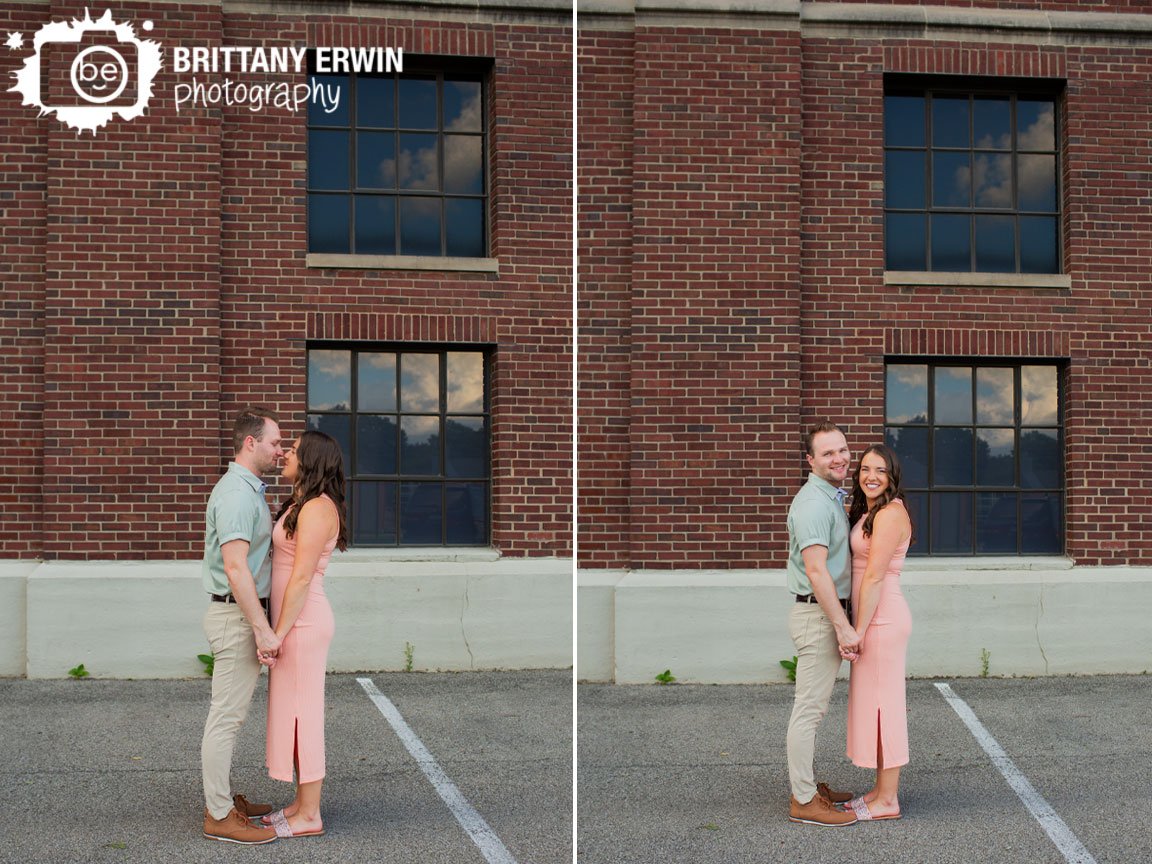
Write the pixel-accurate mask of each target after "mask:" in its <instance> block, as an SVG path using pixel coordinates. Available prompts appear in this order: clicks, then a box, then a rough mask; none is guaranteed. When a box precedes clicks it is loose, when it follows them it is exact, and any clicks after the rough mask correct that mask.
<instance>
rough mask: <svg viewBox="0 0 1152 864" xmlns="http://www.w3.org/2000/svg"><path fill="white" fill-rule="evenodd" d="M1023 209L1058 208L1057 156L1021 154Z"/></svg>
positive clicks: (1045, 209) (1053, 210) (1021, 205)
mask: <svg viewBox="0 0 1152 864" xmlns="http://www.w3.org/2000/svg"><path fill="white" fill-rule="evenodd" d="M1019 160H1020V163H1019V164H1020V199H1019V200H1020V204H1019V207H1020V209H1021V210H1042V211H1049V212H1055V210H1056V157H1055V156H1037V155H1029V154H1021V155H1020V157H1019Z"/></svg>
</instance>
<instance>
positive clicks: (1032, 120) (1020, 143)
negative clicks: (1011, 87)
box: [1016, 99, 1056, 150]
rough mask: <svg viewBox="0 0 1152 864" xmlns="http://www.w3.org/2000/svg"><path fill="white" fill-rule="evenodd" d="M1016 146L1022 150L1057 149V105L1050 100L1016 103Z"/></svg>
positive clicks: (1022, 100) (1024, 100)
mask: <svg viewBox="0 0 1152 864" xmlns="http://www.w3.org/2000/svg"><path fill="white" fill-rule="evenodd" d="M1016 139H1017V143H1016V146H1017V147H1018V148H1019V149H1021V150H1055V149H1056V104H1055V103H1054V102H1052V101H1051V100H1049V99H1045V100H1039V101H1034V100H1030V99H1019V100H1017V102H1016Z"/></svg>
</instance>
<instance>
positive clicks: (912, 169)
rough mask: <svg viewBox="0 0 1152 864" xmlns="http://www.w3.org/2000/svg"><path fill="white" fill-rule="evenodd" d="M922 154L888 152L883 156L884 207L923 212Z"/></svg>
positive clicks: (916, 152) (917, 152) (897, 151)
mask: <svg viewBox="0 0 1152 864" xmlns="http://www.w3.org/2000/svg"><path fill="white" fill-rule="evenodd" d="M924 189H925V184H924V152H923V151H922V150H920V151H909V150H889V151H888V152H887V153H885V154H884V206H885V207H895V208H897V209H902V210H923V209H924V206H925V199H924Z"/></svg>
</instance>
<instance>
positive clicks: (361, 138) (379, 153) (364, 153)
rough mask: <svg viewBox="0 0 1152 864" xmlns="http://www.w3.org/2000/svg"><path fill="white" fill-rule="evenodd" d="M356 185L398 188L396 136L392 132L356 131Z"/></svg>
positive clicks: (364, 187)
mask: <svg viewBox="0 0 1152 864" xmlns="http://www.w3.org/2000/svg"><path fill="white" fill-rule="evenodd" d="M356 187H357V188H358V189H395V188H396V136H395V134H393V133H392V132H357V133H356Z"/></svg>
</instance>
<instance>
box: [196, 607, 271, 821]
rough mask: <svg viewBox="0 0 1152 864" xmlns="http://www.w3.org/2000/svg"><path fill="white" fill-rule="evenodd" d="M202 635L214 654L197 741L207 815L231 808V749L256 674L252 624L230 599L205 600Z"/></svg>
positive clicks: (217, 815)
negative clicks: (209, 702)
mask: <svg viewBox="0 0 1152 864" xmlns="http://www.w3.org/2000/svg"><path fill="white" fill-rule="evenodd" d="M204 635H205V636H207V637H208V644H209V645H210V646H211V647H212V653H213V654H214V655H215V656H216V660H215V663H214V665H213V668H212V705H211V707H210V708H209V709H208V721H207V722H206V723H205V724H204V739H203V740H202V741H201V742H200V764H201V769H202V771H203V774H204V804H205V806H207V807H208V812H209V813H211V814H212V818H213V819H223V818H224V817H225V816H227V815H228V811H229V810H231V809H232V806H233V804H232V783H231V780H230V777H229V775H230V774H231V772H232V749H233V747H234V746H235V745H236V736H237V735H238V734H239V733H240V727H241V726H242V725H243V724H244V718H245V717H247V716H248V709H249V707H250V706H251V705H252V694H253V692H254V691H255V690H256V682H257V681H258V680H259V678H260V661H259V660H258V659H257V657H256V640H255V637H254V636H253V634H252V625H251V624H249V623H248V619H247V618H245V617H244V613H243V612H241V611H240V607H239V606H237V605H236V604H235V603H209V604H208V611H207V612H205V613H204Z"/></svg>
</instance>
